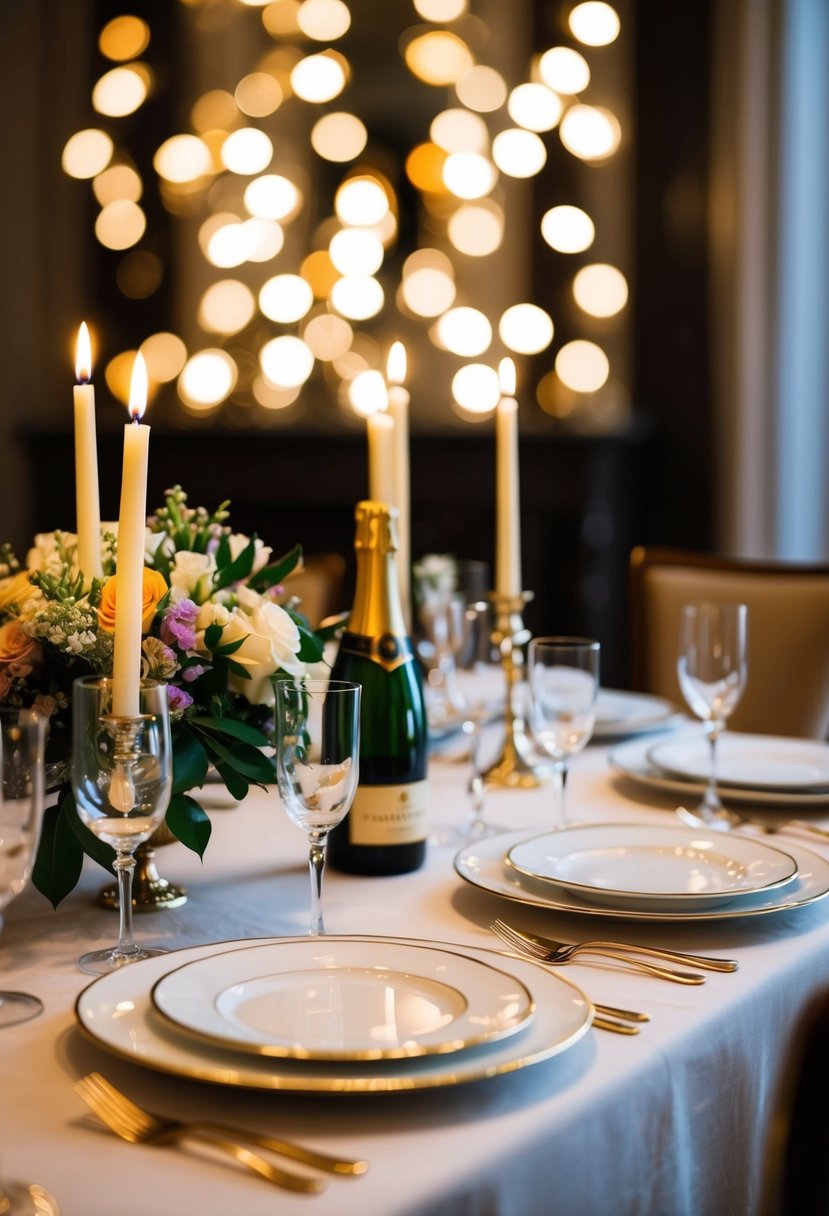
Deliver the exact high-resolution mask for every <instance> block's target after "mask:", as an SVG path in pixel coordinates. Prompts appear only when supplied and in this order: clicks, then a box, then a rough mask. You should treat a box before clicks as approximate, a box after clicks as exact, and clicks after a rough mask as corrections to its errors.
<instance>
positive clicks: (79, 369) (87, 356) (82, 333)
mask: <svg viewBox="0 0 829 1216" xmlns="http://www.w3.org/2000/svg"><path fill="white" fill-rule="evenodd" d="M75 379H76V380H77V381H78V384H87V383H88V382H89V381H90V380H91V379H92V344H91V342H90V340H89V328H88V326H87V324H86V321H81V327H80V329H79V330H78V340H77V342H76V343H75Z"/></svg>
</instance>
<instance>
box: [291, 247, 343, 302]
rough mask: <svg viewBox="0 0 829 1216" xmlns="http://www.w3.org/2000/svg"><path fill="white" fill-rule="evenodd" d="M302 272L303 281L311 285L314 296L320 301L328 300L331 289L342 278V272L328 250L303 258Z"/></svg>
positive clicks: (316, 250)
mask: <svg viewBox="0 0 829 1216" xmlns="http://www.w3.org/2000/svg"><path fill="white" fill-rule="evenodd" d="M300 272H301V274H302V277H303V279H307V280H308V282H309V283H310V284H311V288H312V290H313V292H314V295H315V296H316V298H317V299H318V300H327V299H328V297H329V296H330V295H331V289H332V287H333V286H334V284H335V283H336V282H337V280H338V279H339V277H340V272H339V271H338V270H337V268H336V267H335V265H334V263H333V262H332V261H331V257H330V255H329V253H328V250H327V249H315V250H314V252H313V253H309V254H308V256H307V257H306V258H303V261H302V265H301V266H300Z"/></svg>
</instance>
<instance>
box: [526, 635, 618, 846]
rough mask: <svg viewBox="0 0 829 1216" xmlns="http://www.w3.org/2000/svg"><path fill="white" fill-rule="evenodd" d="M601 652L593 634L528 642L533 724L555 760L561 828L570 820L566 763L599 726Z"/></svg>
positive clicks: (557, 814) (557, 818) (557, 813)
mask: <svg viewBox="0 0 829 1216" xmlns="http://www.w3.org/2000/svg"><path fill="white" fill-rule="evenodd" d="M600 650H601V647H600V645H599V643H598V642H597V641H595V640H594V639H593V638H577V637H576V638H572V637H545V638H534V639H533V640H532V641H531V642H530V648H529V664H528V680H529V690H530V725H531V728H532V733H533V738H534V739H535V741H536V743H537V744H538V745H539V747H540V748H541V749H542V751H544V752H545V753H546V754H547V755H548V756H549V757H550V758H551V760H552V761H553V782H554V787H555V797H556V808H555V815H554V822H555V824H556V825H557V826H561V825H563V824H564V823H565V822H566V811H565V806H566V804H565V786H566V782H567V762H568V760H569V758H570V756H573V755H575V754H576V752H580V751H581V750H582V748H583V747H584V746H585V744H586V743H587V742H588V740H589V739H590V736H591V735H592V734H593V728H594V726H595V724H596V698H597V696H598V692H599V655H600Z"/></svg>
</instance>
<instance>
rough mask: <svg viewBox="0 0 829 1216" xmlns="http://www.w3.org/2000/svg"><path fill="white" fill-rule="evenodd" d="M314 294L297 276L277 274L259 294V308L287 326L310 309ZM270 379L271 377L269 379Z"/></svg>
mask: <svg viewBox="0 0 829 1216" xmlns="http://www.w3.org/2000/svg"><path fill="white" fill-rule="evenodd" d="M313 303H314V292H313V290H312V288H311V285H310V283H308V282H306V280H305V279H303V278H302V276H301V275H298V274H278V275H275V276H274V277H273V278H272V279H268V281H267V283H265V284H263V286H262V289H261V291H260V292H259V307H260V309H261V311H262V312H263V313H264V314H265V316H266V317H268V318H269V319H270V320H271V321H278V322H279V323H280V324H282V325H289V324H291V323H292V322H293V321H299V320H300V319H301V318H302V317H304V316H305V314H306V313H307V312H308V311H309V310H310V309H311V307H312V305H313ZM271 378H272V377H271Z"/></svg>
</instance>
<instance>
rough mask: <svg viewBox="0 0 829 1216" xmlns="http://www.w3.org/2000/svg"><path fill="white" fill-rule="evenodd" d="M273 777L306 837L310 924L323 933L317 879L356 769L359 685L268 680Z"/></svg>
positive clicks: (353, 789) (346, 803) (347, 804)
mask: <svg viewBox="0 0 829 1216" xmlns="http://www.w3.org/2000/svg"><path fill="white" fill-rule="evenodd" d="M274 690H275V694H276V774H277V780H278V783H279V793H280V796H281V798H282V805H283V806H284V807H285V810H286V812H287V814H288V818H289V819H290V820H291V822H292V823H295V824H296V826H297V827H298V828H302V829H303V831H304V832H306V834H307V836H308V844H309V854H308V865H309V870H310V874H311V921H310V927H309V929H308V932H309V933H310V934H312V935H313V936H317V935H319V934H323V933H325V925H324V923H323V916H322V877H323V871H324V869H325V846H326V842H327V840H328V833H329V832H330V831H331V829H332V828H334V827H336V826H337V824H338V823H340V822H341V821H342V820H343V819H344V818H345V816H346V814H347V813H348V811H349V809H350V807H351V804H352V802H353V801H354V795H355V793H356V791H357V781H358V777H359V771H360V694H361V692H362V688H361V686H360V685H359V684H352V683H350V682H349V681H348V680H307V681H301V680H300V681H295V680H285V679H275V680H274Z"/></svg>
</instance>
